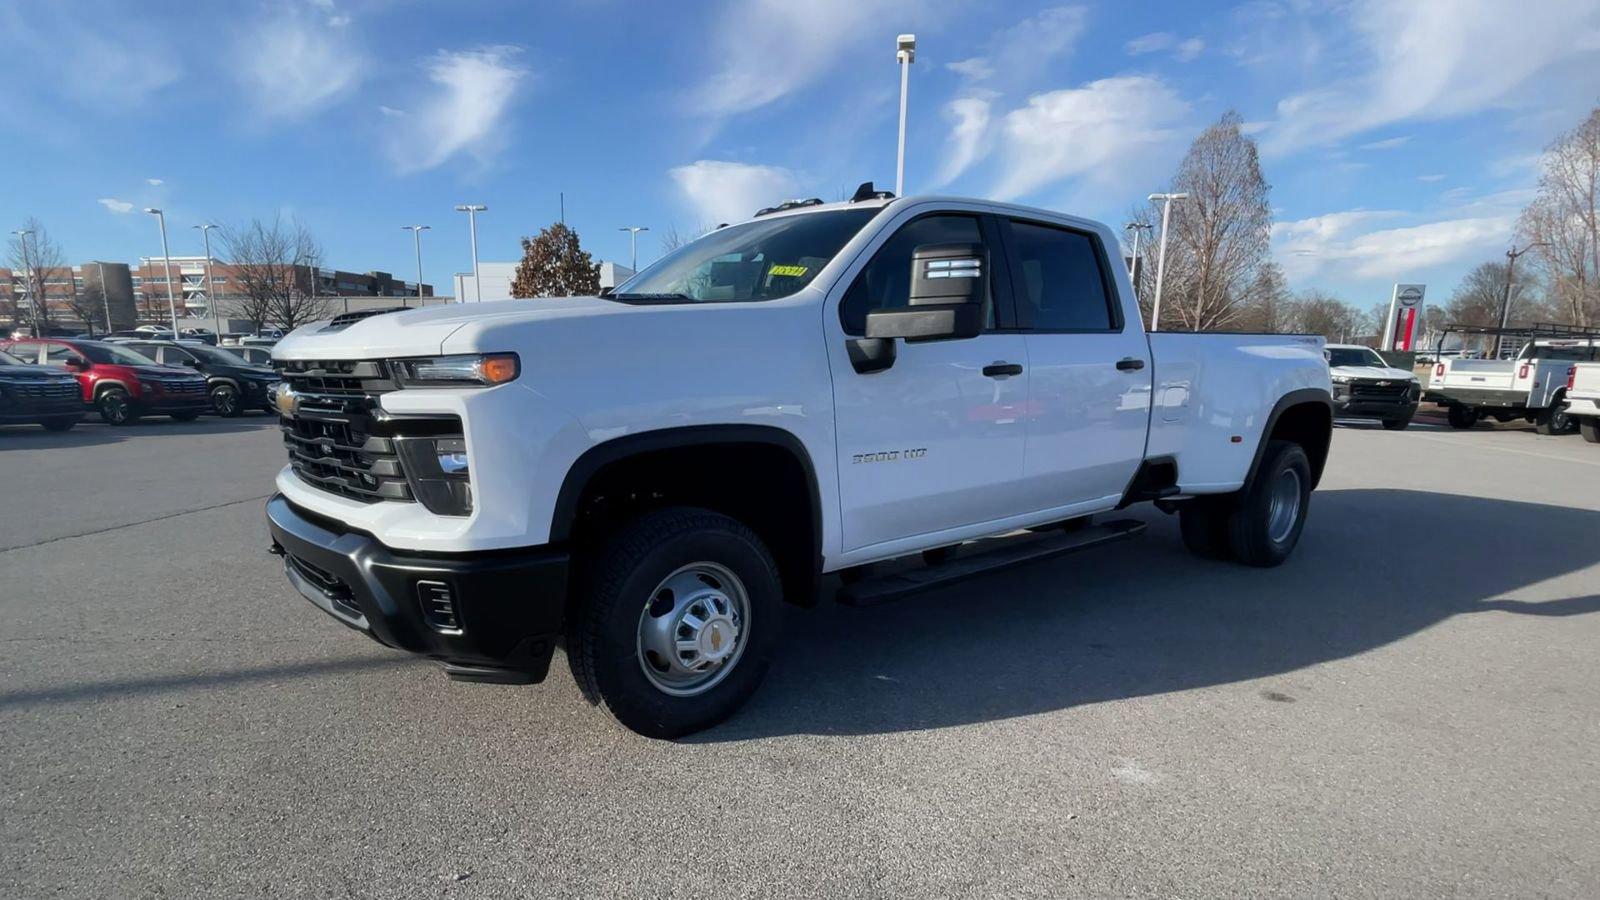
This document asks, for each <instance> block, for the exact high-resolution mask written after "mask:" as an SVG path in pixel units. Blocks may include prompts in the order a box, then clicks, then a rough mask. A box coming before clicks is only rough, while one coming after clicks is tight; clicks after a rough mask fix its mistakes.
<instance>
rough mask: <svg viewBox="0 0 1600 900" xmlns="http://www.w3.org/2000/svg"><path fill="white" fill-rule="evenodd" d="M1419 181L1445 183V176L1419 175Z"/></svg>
mask: <svg viewBox="0 0 1600 900" xmlns="http://www.w3.org/2000/svg"><path fill="white" fill-rule="evenodd" d="M1417 180H1418V181H1424V182H1433V181H1443V180H1444V176H1443V175H1438V174H1434V175H1418V176H1417Z"/></svg>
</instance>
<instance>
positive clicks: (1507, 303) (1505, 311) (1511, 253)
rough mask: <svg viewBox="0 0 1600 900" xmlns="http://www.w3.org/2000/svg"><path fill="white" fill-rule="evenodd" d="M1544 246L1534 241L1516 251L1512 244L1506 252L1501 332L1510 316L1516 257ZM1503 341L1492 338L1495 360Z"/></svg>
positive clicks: (1540, 242) (1497, 357) (1542, 242)
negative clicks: (1512, 279)
mask: <svg viewBox="0 0 1600 900" xmlns="http://www.w3.org/2000/svg"><path fill="white" fill-rule="evenodd" d="M1545 246H1548V245H1547V244H1546V243H1545V242H1544V241H1534V242H1533V243H1531V244H1529V245H1528V246H1526V247H1523V248H1522V249H1521V250H1518V249H1517V245H1516V244H1512V245H1511V249H1510V250H1507V251H1506V290H1505V294H1503V295H1502V296H1501V297H1500V328H1501V329H1502V330H1504V329H1505V327H1506V319H1508V318H1509V317H1510V316H1511V276H1512V275H1513V274H1514V273H1515V272H1516V271H1517V257H1519V256H1521V255H1523V254H1524V253H1527V252H1528V251H1529V250H1532V249H1533V248H1535V247H1545ZM1505 339H1506V336H1505V335H1503V334H1497V335H1495V336H1494V358H1495V359H1499V358H1500V345H1501V343H1502V342H1503V341H1505Z"/></svg>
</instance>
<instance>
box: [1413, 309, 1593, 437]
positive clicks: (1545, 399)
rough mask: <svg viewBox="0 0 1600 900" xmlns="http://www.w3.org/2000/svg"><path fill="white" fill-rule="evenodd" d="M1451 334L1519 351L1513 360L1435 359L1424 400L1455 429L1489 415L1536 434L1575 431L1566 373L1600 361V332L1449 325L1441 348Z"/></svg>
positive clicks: (1552, 327) (1555, 327)
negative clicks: (1525, 425) (1521, 422)
mask: <svg viewBox="0 0 1600 900" xmlns="http://www.w3.org/2000/svg"><path fill="white" fill-rule="evenodd" d="M1451 332H1460V333H1463V334H1476V335H1484V336H1488V337H1493V338H1495V339H1496V340H1498V341H1499V342H1500V344H1501V345H1502V346H1504V347H1510V346H1520V347H1521V350H1519V351H1518V352H1517V354H1516V356H1515V357H1514V358H1511V359H1467V358H1465V357H1458V358H1455V359H1449V358H1445V357H1443V356H1442V355H1440V356H1439V357H1438V361H1437V362H1435V363H1434V365H1433V376H1432V377H1431V378H1430V379H1429V380H1428V386H1427V389H1426V390H1425V391H1424V392H1423V399H1424V400H1429V401H1432V402H1434V403H1437V404H1438V405H1440V406H1443V407H1446V408H1447V416H1448V418H1449V420H1450V424H1451V425H1452V426H1453V427H1455V428H1471V427H1472V426H1473V425H1476V424H1477V423H1478V419H1480V418H1482V417H1484V416H1489V417H1492V418H1494V419H1496V420H1497V421H1500V422H1510V421H1512V420H1514V419H1526V420H1527V421H1529V422H1532V423H1533V425H1534V429H1535V430H1536V431H1538V432H1539V433H1540V434H1567V433H1570V432H1571V431H1572V430H1573V428H1574V423H1573V422H1572V421H1571V419H1570V418H1569V417H1568V416H1567V413H1566V394H1567V373H1568V372H1569V370H1571V368H1572V365H1573V363H1575V362H1577V361H1580V360H1593V359H1600V356H1597V353H1600V329H1586V328H1579V327H1575V326H1567V325H1536V326H1533V327H1532V328H1480V327H1473V326H1459V325H1451V326H1448V327H1447V328H1446V329H1445V331H1444V332H1443V333H1442V334H1441V335H1440V339H1439V341H1440V345H1441V346H1443V343H1444V337H1445V335H1448V334H1449V333H1451ZM1511 341H1515V342H1516V343H1515V344H1512V343H1510V342H1511Z"/></svg>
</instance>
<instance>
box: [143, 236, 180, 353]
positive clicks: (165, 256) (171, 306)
mask: <svg viewBox="0 0 1600 900" xmlns="http://www.w3.org/2000/svg"><path fill="white" fill-rule="evenodd" d="M145 212H147V213H149V214H150V215H152V216H155V217H156V223H157V224H159V225H160V226H161V258H162V260H163V261H164V262H163V266H164V267H165V270H166V273H167V313H168V314H169V315H171V316H172V339H173V340H177V339H178V301H177V300H176V299H174V298H173V296H172V252H171V251H170V250H168V249H167V217H166V215H164V214H163V213H162V212H161V210H159V209H156V208H155V207H153V206H150V207H146V208H145Z"/></svg>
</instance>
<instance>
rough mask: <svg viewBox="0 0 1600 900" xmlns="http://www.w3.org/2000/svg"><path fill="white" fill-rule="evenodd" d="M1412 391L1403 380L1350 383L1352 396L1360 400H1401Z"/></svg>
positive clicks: (1409, 383)
mask: <svg viewBox="0 0 1600 900" xmlns="http://www.w3.org/2000/svg"><path fill="white" fill-rule="evenodd" d="M1410 390H1411V382H1409V381H1405V380H1402V379H1370V380H1366V381H1359V380H1358V381H1352V382H1350V396H1351V398H1352V399H1359V400H1401V399H1404V398H1405V396H1406V394H1407V393H1408V392H1409V391H1410Z"/></svg>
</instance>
